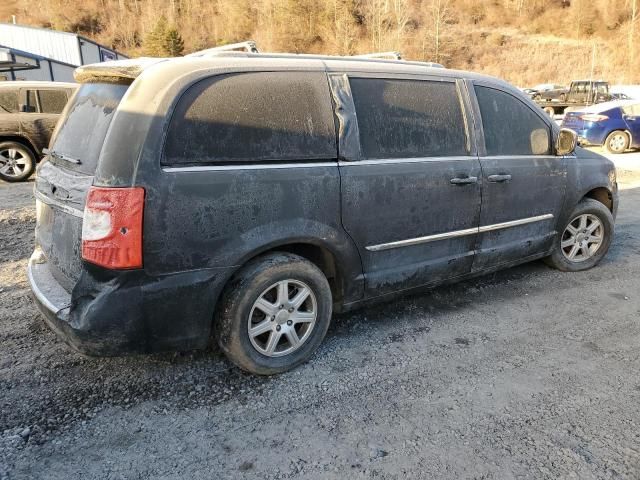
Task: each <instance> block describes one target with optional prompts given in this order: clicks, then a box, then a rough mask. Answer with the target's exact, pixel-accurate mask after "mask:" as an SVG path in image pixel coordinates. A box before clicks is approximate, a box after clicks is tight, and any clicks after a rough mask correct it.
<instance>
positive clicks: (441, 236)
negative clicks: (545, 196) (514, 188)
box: [365, 213, 553, 252]
mask: <svg viewBox="0 0 640 480" xmlns="http://www.w3.org/2000/svg"><path fill="white" fill-rule="evenodd" d="M552 218H553V214H552V213H546V214H544V215H538V216H536V217H528V218H521V219H519V220H512V221H510V222H503V223H494V224H493V225H484V226H482V227H474V228H466V229H464V230H455V231H453V232H445V233H437V234H435V235H427V236H426V237H417V238H408V239H406V240H398V241H397V242H389V243H381V244H379V245H369V246H367V247H365V248H366V249H367V250H369V251H370V252H380V251H383V250H389V249H392V248H399V247H408V246H410V245H419V244H421V243H429V242H437V241H439V240H446V239H449V238H457V237H464V236H467V235H475V234H478V233H484V232H491V231H493V230H501V229H503V228H510V227H517V226H519V225H526V224H527V223H534V222H541V221H544V220H550V219H552Z"/></svg>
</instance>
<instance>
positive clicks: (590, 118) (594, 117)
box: [580, 114, 609, 122]
mask: <svg viewBox="0 0 640 480" xmlns="http://www.w3.org/2000/svg"><path fill="white" fill-rule="evenodd" d="M580 119H581V120H584V121H585V122H604V121H605V120H609V117H607V116H606V115H598V114H585V115H580Z"/></svg>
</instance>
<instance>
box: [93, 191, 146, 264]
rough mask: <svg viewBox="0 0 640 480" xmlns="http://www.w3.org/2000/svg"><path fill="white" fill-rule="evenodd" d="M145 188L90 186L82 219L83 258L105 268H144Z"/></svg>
mask: <svg viewBox="0 0 640 480" xmlns="http://www.w3.org/2000/svg"><path fill="white" fill-rule="evenodd" d="M143 211H144V188H141V187H132V188H104V187H91V189H90V190H89V193H88V194H87V203H86V205H85V208H84V218H83V220H82V258H83V259H84V260H86V261H88V262H91V263H94V264H96V265H100V266H102V267H106V268H113V269H126V268H140V267H142V214H143Z"/></svg>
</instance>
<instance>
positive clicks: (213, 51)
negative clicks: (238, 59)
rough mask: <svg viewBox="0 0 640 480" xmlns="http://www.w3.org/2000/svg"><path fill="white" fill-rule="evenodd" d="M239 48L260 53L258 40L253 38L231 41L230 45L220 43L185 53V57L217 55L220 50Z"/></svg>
mask: <svg viewBox="0 0 640 480" xmlns="http://www.w3.org/2000/svg"><path fill="white" fill-rule="evenodd" d="M238 50H240V51H245V52H247V53H260V51H259V50H258V46H257V45H256V42H254V41H253V40H247V41H246V42H238V43H230V44H228V45H220V46H219V47H213V48H207V49H206V50H199V51H197V52H193V53H190V54H188V55H185V57H208V56H210V55H217V54H218V53H219V52H231V51H238Z"/></svg>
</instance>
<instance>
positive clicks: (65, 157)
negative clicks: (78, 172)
mask: <svg viewBox="0 0 640 480" xmlns="http://www.w3.org/2000/svg"><path fill="white" fill-rule="evenodd" d="M42 153H44V154H45V155H51V156H53V157H55V158H59V159H60V160H64V161H65V162H69V163H73V164H75V165H80V164H81V163H82V162H81V161H80V160H78V159H77V158H73V157H70V156H68V155H64V154H62V153H58V152H54V151H53V150H49V149H48V148H43V149H42Z"/></svg>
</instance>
